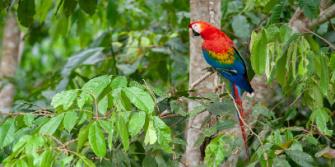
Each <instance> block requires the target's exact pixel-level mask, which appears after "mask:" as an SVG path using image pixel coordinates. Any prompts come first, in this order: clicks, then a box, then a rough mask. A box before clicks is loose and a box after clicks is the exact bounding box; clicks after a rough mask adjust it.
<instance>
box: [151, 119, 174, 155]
mask: <svg viewBox="0 0 335 167" xmlns="http://www.w3.org/2000/svg"><path fill="white" fill-rule="evenodd" d="M153 121H154V127H155V129H156V132H157V139H158V140H157V141H158V144H160V145H161V147H162V149H163V150H164V151H165V152H172V148H171V146H170V144H171V141H172V138H171V130H170V128H169V127H168V126H167V125H166V124H165V122H164V121H163V120H161V119H160V118H159V117H157V116H155V117H154V120H153Z"/></svg>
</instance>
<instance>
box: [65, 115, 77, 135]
mask: <svg viewBox="0 0 335 167" xmlns="http://www.w3.org/2000/svg"><path fill="white" fill-rule="evenodd" d="M78 118H79V117H78V114H77V113H76V112H74V111H69V112H66V113H65V115H64V120H63V125H64V128H65V129H66V130H67V131H69V132H71V130H72V128H73V127H74V126H75V125H76V123H77V121H78Z"/></svg>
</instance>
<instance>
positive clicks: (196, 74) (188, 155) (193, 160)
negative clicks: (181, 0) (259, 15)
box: [183, 0, 221, 166]
mask: <svg viewBox="0 0 335 167" xmlns="http://www.w3.org/2000/svg"><path fill="white" fill-rule="evenodd" d="M190 8H191V21H196V20H202V21H207V22H210V23H212V24H214V25H215V26H217V27H220V20H221V0H190ZM207 66H208V65H207V64H206V63H205V62H204V59H203V57H202V51H201V40H200V38H197V39H195V38H192V36H191V35H190V69H189V70H190V74H189V76H190V80H189V85H190V86H191V85H192V83H194V82H195V81H196V80H197V79H199V78H201V77H202V75H204V71H202V69H204V68H205V67H207ZM216 80H217V79H215V76H212V77H210V78H208V79H206V80H205V81H203V82H202V83H201V84H200V85H198V86H197V92H195V93H194V94H193V95H201V94H205V93H208V92H213V91H214V88H215V85H216V84H215V83H216V82H215V81H216ZM198 105H199V104H198V103H197V102H195V101H190V102H189V105H188V107H189V111H192V110H193V109H194V108H195V107H196V106H198ZM208 116H209V113H208V112H207V111H205V112H202V113H200V114H198V115H197V116H195V117H193V118H190V119H189V120H188V125H187V129H186V141H187V145H186V151H185V155H184V163H183V165H185V166H199V164H200V163H201V159H202V157H201V152H200V148H199V146H196V145H195V142H196V141H197V139H198V138H199V135H200V133H201V130H202V125H203V123H204V121H205V120H206V118H207V117H208Z"/></svg>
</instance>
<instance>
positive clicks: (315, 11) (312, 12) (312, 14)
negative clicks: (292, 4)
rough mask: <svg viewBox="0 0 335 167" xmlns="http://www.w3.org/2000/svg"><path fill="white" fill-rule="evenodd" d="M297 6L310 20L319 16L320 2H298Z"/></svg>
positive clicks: (308, 0)
mask: <svg viewBox="0 0 335 167" xmlns="http://www.w3.org/2000/svg"><path fill="white" fill-rule="evenodd" d="M299 6H300V8H301V9H302V10H303V11H304V15H305V16H307V17H308V18H310V19H313V18H316V17H317V16H318V15H319V6H320V0H299Z"/></svg>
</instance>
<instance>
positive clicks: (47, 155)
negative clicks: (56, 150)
mask: <svg viewBox="0 0 335 167" xmlns="http://www.w3.org/2000/svg"><path fill="white" fill-rule="evenodd" d="M41 157H42V159H41V164H40V167H49V166H53V161H54V155H53V152H52V150H51V149H47V150H45V151H44V152H43V153H42V155H41Z"/></svg>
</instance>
